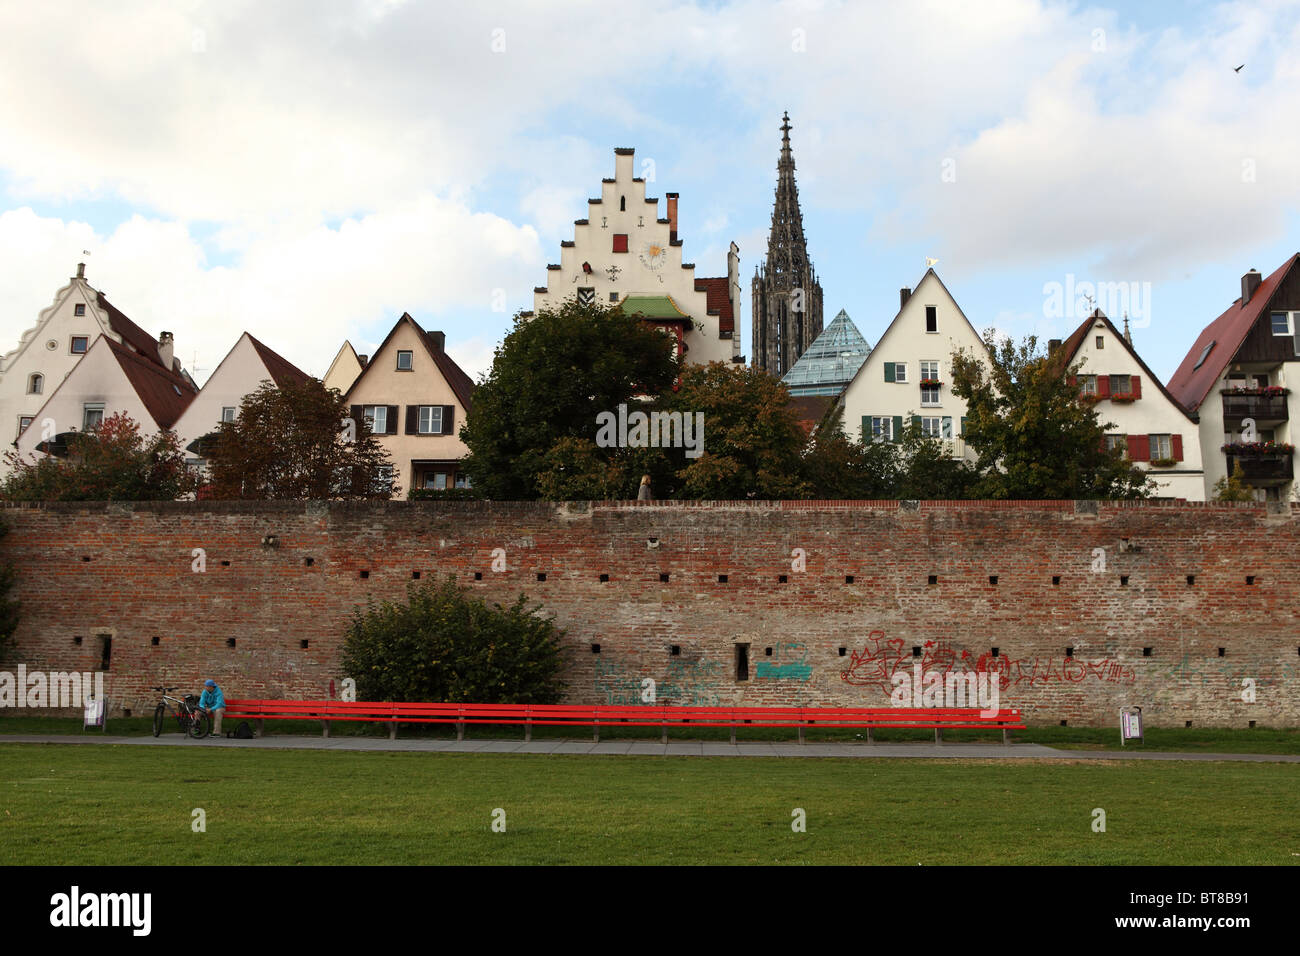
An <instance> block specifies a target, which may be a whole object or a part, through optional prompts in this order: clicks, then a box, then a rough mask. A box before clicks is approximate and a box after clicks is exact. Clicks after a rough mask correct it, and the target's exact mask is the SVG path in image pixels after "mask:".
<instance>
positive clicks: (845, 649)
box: [840, 647, 1300, 657]
mask: <svg viewBox="0 0 1300 956" xmlns="http://www.w3.org/2000/svg"><path fill="white" fill-rule="evenodd" d="M1296 650H1297V651H1300V647H1297V648H1296ZM848 652H849V649H848V648H847V647H841V648H840V657H843V656H844V655H845V654H847V653H848Z"/></svg>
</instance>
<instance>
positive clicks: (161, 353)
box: [158, 332, 173, 370]
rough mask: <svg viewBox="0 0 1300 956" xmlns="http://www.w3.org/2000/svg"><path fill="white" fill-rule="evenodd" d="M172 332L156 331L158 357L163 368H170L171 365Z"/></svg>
mask: <svg viewBox="0 0 1300 956" xmlns="http://www.w3.org/2000/svg"><path fill="white" fill-rule="evenodd" d="M172 352H173V349H172V334H171V333H170V332H160V333H158V358H159V359H160V360H161V361H162V364H163V368H165V369H168V370H171V367H172Z"/></svg>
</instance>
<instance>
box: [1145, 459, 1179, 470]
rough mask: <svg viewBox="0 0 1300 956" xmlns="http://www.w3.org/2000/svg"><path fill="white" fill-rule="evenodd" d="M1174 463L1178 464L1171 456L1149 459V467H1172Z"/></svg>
mask: <svg viewBox="0 0 1300 956" xmlns="http://www.w3.org/2000/svg"><path fill="white" fill-rule="evenodd" d="M1176 464H1178V462H1176V461H1174V460H1173V459H1172V458H1152V459H1151V467H1152V468H1172V467H1174V465H1176Z"/></svg>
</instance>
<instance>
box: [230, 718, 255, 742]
mask: <svg viewBox="0 0 1300 956" xmlns="http://www.w3.org/2000/svg"><path fill="white" fill-rule="evenodd" d="M226 736H227V737H233V738H234V739H235V740H252V739H253V728H252V727H250V726H248V721H246V720H241V721H240V722H239V726H238V727H236V728H235V729H234V730H227V731H226Z"/></svg>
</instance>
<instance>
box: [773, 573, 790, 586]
mask: <svg viewBox="0 0 1300 956" xmlns="http://www.w3.org/2000/svg"><path fill="white" fill-rule="evenodd" d="M789 580H790V576H789V575H788V574H780V575H777V578H776V583H777V584H786V583H787V582H789Z"/></svg>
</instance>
